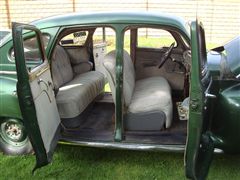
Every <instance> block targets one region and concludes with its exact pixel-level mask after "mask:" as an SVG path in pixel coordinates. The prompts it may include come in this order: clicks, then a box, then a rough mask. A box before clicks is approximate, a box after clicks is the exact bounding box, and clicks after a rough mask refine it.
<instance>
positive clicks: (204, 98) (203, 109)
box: [185, 21, 214, 179]
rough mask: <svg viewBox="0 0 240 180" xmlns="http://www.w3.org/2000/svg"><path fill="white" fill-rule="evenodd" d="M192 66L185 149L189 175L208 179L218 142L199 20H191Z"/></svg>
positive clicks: (194, 177) (192, 177)
mask: <svg viewBox="0 0 240 180" xmlns="http://www.w3.org/2000/svg"><path fill="white" fill-rule="evenodd" d="M191 54H192V69H191V80H190V83H191V85H190V107H189V122H188V137H187V144H186V150H185V168H186V176H187V177H188V178H191V179H205V178H206V176H207V174H208V171H209V167H210V164H211V161H212V157H213V152H214V143H213V139H212V136H211V132H210V117H211V116H210V115H209V114H208V111H209V105H210V101H211V98H214V95H211V94H209V93H208V91H209V89H210V88H211V78H210V76H209V75H208V72H207V66H206V61H207V55H206V44H205V34H204V29H203V27H202V25H201V24H199V23H198V21H194V22H192V23H191Z"/></svg>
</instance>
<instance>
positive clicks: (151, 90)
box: [103, 51, 172, 130]
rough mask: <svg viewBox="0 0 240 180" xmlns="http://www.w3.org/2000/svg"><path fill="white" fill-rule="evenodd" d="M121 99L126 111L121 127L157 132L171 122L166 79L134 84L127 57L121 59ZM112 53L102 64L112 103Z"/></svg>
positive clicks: (113, 68)
mask: <svg viewBox="0 0 240 180" xmlns="http://www.w3.org/2000/svg"><path fill="white" fill-rule="evenodd" d="M123 59H124V60H123V66H124V67H123V99H124V105H125V108H126V113H125V117H124V119H125V124H124V125H125V128H126V129H128V130H160V129H161V128H162V127H163V125H164V124H165V127H166V128H169V127H170V126H171V122H172V98H171V89H170V86H169V84H168V82H167V80H166V79H164V78H163V77H160V76H154V77H150V78H145V79H141V80H138V81H136V82H135V70H134V66H133V63H132V60H131V58H130V56H129V54H128V53H127V52H126V51H124V58H123ZM115 62H116V53H115V51H112V52H110V53H108V54H107V55H106V56H105V58H104V62H103V66H104V68H105V70H106V74H107V78H108V81H109V84H110V88H111V91H112V94H113V99H114V102H116V100H115V84H116V78H115V77H116V75H115Z"/></svg>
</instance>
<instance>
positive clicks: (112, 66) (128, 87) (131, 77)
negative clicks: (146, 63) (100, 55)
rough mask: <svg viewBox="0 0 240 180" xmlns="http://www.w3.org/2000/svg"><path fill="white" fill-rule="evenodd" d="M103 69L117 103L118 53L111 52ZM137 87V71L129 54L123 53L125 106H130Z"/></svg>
mask: <svg viewBox="0 0 240 180" xmlns="http://www.w3.org/2000/svg"><path fill="white" fill-rule="evenodd" d="M103 67H104V69H105V71H106V75H107V79H108V82H109V85H110V89H111V91H112V96H113V101H114V103H115V102H116V99H115V98H116V97H115V91H116V51H111V52H109V53H108V54H107V55H106V56H105V58H104V60H103ZM134 87H135V70H134V66H133V63H132V60H131V57H130V56H129V54H128V52H126V51H124V52H123V99H124V104H125V106H129V104H130V102H131V99H132V95H133V91H134Z"/></svg>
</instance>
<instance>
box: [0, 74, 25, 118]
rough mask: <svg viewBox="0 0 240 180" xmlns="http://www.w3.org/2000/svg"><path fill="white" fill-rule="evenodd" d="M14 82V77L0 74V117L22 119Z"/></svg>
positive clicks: (15, 82) (15, 81)
mask: <svg viewBox="0 0 240 180" xmlns="http://www.w3.org/2000/svg"><path fill="white" fill-rule="evenodd" d="M16 84H17V80H16V79H14V78H10V77H5V76H1V75H0V117H12V118H18V119H22V115H21V111H20V107H19V103H18V97H17V92H16Z"/></svg>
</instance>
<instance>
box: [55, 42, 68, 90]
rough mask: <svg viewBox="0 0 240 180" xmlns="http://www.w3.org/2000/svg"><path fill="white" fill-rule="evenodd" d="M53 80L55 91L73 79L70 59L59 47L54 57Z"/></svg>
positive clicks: (56, 48)
mask: <svg viewBox="0 0 240 180" xmlns="http://www.w3.org/2000/svg"><path fill="white" fill-rule="evenodd" d="M51 68H52V78H53V84H54V87H55V89H58V88H59V87H61V86H62V85H64V84H65V83H67V82H69V81H71V80H72V79H73V70H72V66H71V63H70V59H69V57H68V55H67V53H66V52H65V50H64V49H63V48H62V47H61V46H59V45H57V46H56V47H55V49H54V52H53V55H52V63H51Z"/></svg>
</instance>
